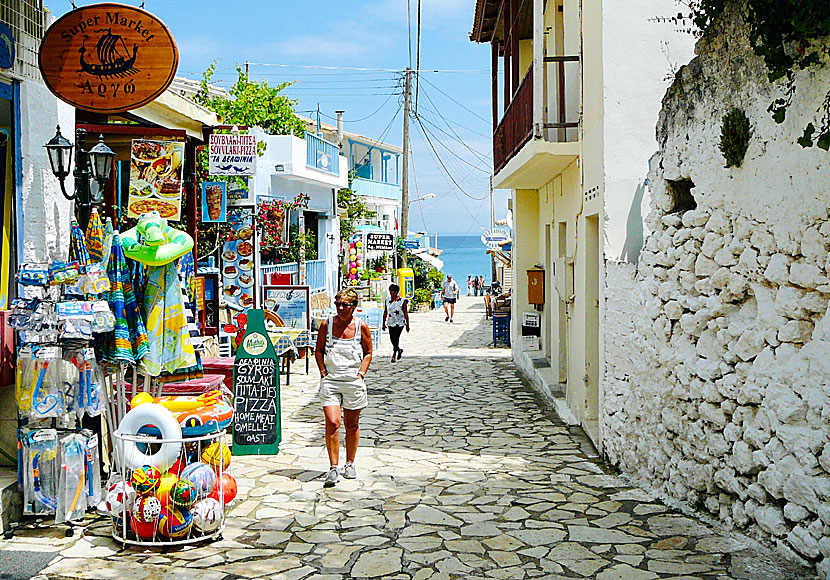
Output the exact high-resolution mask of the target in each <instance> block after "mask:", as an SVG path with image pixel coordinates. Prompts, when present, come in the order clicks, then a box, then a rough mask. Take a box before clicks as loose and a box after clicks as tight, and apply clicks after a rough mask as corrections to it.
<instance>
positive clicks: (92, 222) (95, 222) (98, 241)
mask: <svg viewBox="0 0 830 580" xmlns="http://www.w3.org/2000/svg"><path fill="white" fill-rule="evenodd" d="M85 238H86V248H87V250H88V251H89V259H90V261H92V262H101V261H103V259H104V224H103V222H102V221H101V216H100V215H99V214H98V208H92V213H91V214H90V216H89V224H87V226H86V236H85Z"/></svg>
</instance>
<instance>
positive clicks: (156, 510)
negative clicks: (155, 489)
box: [133, 495, 162, 524]
mask: <svg viewBox="0 0 830 580" xmlns="http://www.w3.org/2000/svg"><path fill="white" fill-rule="evenodd" d="M161 507H162V506H161V502H160V501H159V499H158V498H157V497H156V496H154V495H143V496H141V497H140V498H138V501H137V502H136V504H135V506H134V507H133V518H135V519H136V520H138V521H139V522H144V523H151V524H155V522H156V519H157V518H158V517H159V514H160V513H161Z"/></svg>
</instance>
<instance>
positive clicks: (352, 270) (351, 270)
mask: <svg viewBox="0 0 830 580" xmlns="http://www.w3.org/2000/svg"><path fill="white" fill-rule="evenodd" d="M349 272H350V273H352V274H357V268H351V269H350V270H349Z"/></svg>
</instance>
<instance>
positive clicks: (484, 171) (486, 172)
mask: <svg viewBox="0 0 830 580" xmlns="http://www.w3.org/2000/svg"><path fill="white" fill-rule="evenodd" d="M418 121H419V122H420V117H418ZM421 130H422V131H424V134H425V135H426V132H427V128H426V127H425V126H424V125H423V124H422V125H421ZM433 137H434V135H433ZM435 141H436V142H438V144H439V145H441V146H442V147H443V148H444V149H446V150H447V152H449V153H450V155H452V156H454V157H455V158H456V159H458V160H460V161H461V162H462V163H465V164H467V165H469V166H470V167H472V168H473V169H474V170H476V171H481V172H482V173H485V174H487V175H490V170H489V169H482V168H481V167H479V166H478V165H473V164H472V163H470V162H469V161H467V160H466V159H464V158H463V157H461V156H460V155H459V154H458V153H456V152H455V151H453V150H452V149H450V148H449V147H448V146H447V145H446V143H444V142H443V141H441V140H440V139H438V138H437V137H435ZM483 161H484V160H482V159H479V165H481V163H482V162H483Z"/></svg>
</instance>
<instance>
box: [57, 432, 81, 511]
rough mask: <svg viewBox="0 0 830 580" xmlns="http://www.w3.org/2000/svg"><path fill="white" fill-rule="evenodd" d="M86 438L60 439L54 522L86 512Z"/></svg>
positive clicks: (73, 436)
mask: <svg viewBox="0 0 830 580" xmlns="http://www.w3.org/2000/svg"><path fill="white" fill-rule="evenodd" d="M85 447H86V438H85V437H84V436H83V435H69V436H68V437H65V438H64V439H62V440H61V458H62V461H61V472H60V480H59V482H58V493H57V498H56V509H55V511H56V514H55V523H57V524H59V523H62V522H66V521H72V520H77V519H81V518H83V517H84V513H85V512H86V499H87V494H85V493H84V488H85V487H86V485H85V483H86V478H85V476H84V473H85V471H86V469H85V463H86V451H85Z"/></svg>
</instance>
